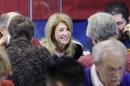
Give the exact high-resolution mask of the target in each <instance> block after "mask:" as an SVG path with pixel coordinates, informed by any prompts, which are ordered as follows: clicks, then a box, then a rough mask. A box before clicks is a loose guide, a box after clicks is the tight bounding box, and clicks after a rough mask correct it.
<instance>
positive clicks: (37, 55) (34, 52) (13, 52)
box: [6, 39, 53, 86]
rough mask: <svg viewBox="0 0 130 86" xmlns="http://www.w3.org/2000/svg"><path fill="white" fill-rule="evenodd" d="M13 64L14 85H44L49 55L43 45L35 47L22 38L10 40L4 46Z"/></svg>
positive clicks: (49, 61) (50, 61) (49, 62)
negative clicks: (6, 45)
mask: <svg viewBox="0 0 130 86" xmlns="http://www.w3.org/2000/svg"><path fill="white" fill-rule="evenodd" d="M6 49H7V52H8V54H9V57H10V59H11V63H12V66H13V75H12V77H11V78H12V80H13V82H14V84H15V86H46V77H45V73H46V66H47V65H48V64H51V63H52V62H53V61H52V60H51V58H52V57H51V56H50V54H49V52H48V51H47V50H46V49H45V48H43V47H35V46H33V45H32V44H31V42H29V41H27V40H24V39H17V40H13V41H12V40H11V43H10V45H9V46H8V47H7V48H6Z"/></svg>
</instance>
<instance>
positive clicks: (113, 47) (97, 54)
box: [92, 39, 127, 62]
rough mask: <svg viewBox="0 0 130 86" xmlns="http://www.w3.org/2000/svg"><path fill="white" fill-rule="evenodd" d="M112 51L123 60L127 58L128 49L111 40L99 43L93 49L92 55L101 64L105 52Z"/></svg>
mask: <svg viewBox="0 0 130 86" xmlns="http://www.w3.org/2000/svg"><path fill="white" fill-rule="evenodd" d="M108 51H110V52H111V53H113V54H116V53H119V54H120V56H121V57H122V59H123V58H124V59H125V57H126V56H127V48H126V47H125V46H124V45H123V44H122V43H121V42H120V41H118V40H116V39H109V40H105V41H102V42H99V43H97V44H96V45H95V46H94V47H93V49H92V55H93V58H94V60H95V61H96V62H100V61H101V60H102V58H105V57H102V55H104V53H105V52H108Z"/></svg>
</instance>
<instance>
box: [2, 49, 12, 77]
mask: <svg viewBox="0 0 130 86" xmlns="http://www.w3.org/2000/svg"><path fill="white" fill-rule="evenodd" d="M6 75H12V66H11V63H10V60H9V57H8V55H7V53H6V51H5V50H4V48H0V79H1V78H3V76H6Z"/></svg>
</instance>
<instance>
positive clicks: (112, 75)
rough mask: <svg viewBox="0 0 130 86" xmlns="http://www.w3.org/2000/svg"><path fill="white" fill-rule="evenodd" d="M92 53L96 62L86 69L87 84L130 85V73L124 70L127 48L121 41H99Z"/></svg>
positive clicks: (99, 85) (105, 85) (90, 85)
mask: <svg viewBox="0 0 130 86" xmlns="http://www.w3.org/2000/svg"><path fill="white" fill-rule="evenodd" d="M92 55H93V57H94V64H93V65H92V67H91V68H87V69H85V72H86V77H87V79H86V86H130V74H129V73H127V72H124V68H125V60H126V56H127V49H126V47H125V46H124V45H123V44H122V43H121V42H120V41H118V40H116V39H109V40H106V41H102V42H99V43H97V44H96V45H95V46H94V47H93V50H92Z"/></svg>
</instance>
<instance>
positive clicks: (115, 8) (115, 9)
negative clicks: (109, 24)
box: [105, 0, 129, 22]
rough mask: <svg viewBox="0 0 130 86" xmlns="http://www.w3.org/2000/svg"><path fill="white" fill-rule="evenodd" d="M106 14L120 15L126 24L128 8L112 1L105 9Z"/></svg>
mask: <svg viewBox="0 0 130 86" xmlns="http://www.w3.org/2000/svg"><path fill="white" fill-rule="evenodd" d="M105 11H106V12H108V13H110V14H112V15H116V14H122V16H123V18H125V20H126V21H127V22H128V17H129V8H128V6H127V5H126V4H125V3H124V2H122V1H119V0H117V1H113V2H111V3H110V4H109V5H108V6H107V7H106V9H105Z"/></svg>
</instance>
